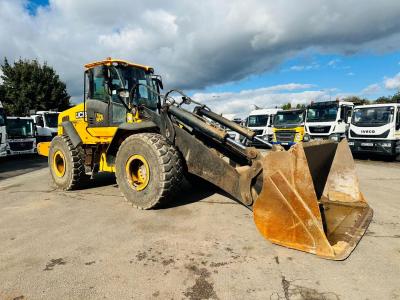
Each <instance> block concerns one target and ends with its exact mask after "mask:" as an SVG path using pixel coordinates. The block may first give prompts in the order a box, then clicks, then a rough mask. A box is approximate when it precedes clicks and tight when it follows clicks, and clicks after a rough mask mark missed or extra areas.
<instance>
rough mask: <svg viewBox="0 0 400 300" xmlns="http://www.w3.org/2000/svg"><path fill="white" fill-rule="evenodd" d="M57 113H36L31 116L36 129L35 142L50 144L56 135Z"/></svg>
mask: <svg viewBox="0 0 400 300" xmlns="http://www.w3.org/2000/svg"><path fill="white" fill-rule="evenodd" d="M58 114H59V113H58V112H54V111H37V112H36V113H35V114H31V118H32V119H33V121H34V123H35V125H36V129H37V142H38V143H40V142H50V141H51V140H52V139H53V137H55V136H56V135H57V124H58Z"/></svg>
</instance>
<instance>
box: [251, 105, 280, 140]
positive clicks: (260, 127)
mask: <svg viewBox="0 0 400 300" xmlns="http://www.w3.org/2000/svg"><path fill="white" fill-rule="evenodd" d="M281 110H282V109H280V108H261V109H256V110H253V111H251V112H250V114H249V116H248V117H247V119H246V126H247V127H248V128H250V129H251V130H253V131H254V132H255V133H256V135H257V136H258V137H259V138H261V139H263V140H264V141H266V142H271V141H272V137H273V132H272V125H273V124H274V117H275V115H276V113H277V112H278V111H281ZM247 143H248V142H247ZM262 145H263V144H262V143H261V142H252V146H262Z"/></svg>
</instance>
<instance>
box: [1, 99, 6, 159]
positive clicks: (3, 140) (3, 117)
mask: <svg viewBox="0 0 400 300" xmlns="http://www.w3.org/2000/svg"><path fill="white" fill-rule="evenodd" d="M2 156H7V131H6V114H5V113H4V109H3V105H2V104H1V101H0V157H2Z"/></svg>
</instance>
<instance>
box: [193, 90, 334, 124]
mask: <svg viewBox="0 0 400 300" xmlns="http://www.w3.org/2000/svg"><path fill="white" fill-rule="evenodd" d="M312 87H313V85H311V84H298V83H289V84H283V85H276V86H269V87H265V88H259V89H252V90H245V91H241V92H237V93H233V92H225V93H196V94H194V95H193V98H194V99H196V100H198V101H200V102H202V103H204V104H206V105H208V106H209V107H210V108H211V109H212V110H215V111H216V112H218V113H223V114H229V115H232V114H234V115H237V116H241V117H243V116H245V115H246V114H247V113H249V112H250V110H251V109H252V107H253V106H254V105H257V106H258V107H264V108H268V107H276V106H278V107H280V106H281V105H282V104H285V103H288V102H290V103H292V104H293V105H296V104H298V103H300V104H309V103H310V102H311V101H323V100H329V99H330V98H331V97H332V96H331V95H330V94H331V91H330V90H324V91H319V90H309V89H310V88H312ZM335 97H336V95H335Z"/></svg>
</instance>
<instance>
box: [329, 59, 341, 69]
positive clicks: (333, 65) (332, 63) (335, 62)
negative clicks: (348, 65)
mask: <svg viewBox="0 0 400 300" xmlns="http://www.w3.org/2000/svg"><path fill="white" fill-rule="evenodd" d="M338 63H340V59H338V58H336V59H332V60H330V61H329V62H328V64H327V65H328V66H329V67H332V68H335V67H336V66H337V64H338Z"/></svg>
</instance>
